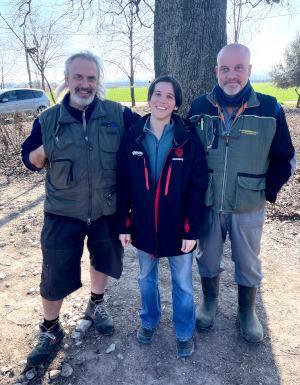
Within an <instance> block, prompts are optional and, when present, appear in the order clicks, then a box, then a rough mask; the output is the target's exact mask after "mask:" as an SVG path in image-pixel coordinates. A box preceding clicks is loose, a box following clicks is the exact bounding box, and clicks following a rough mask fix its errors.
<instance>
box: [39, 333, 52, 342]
mask: <svg viewBox="0 0 300 385" xmlns="http://www.w3.org/2000/svg"><path fill="white" fill-rule="evenodd" d="M49 339H50V340H55V339H56V337H55V336H54V335H53V334H52V333H51V332H41V334H40V335H39V343H43V342H46V341H47V340H49Z"/></svg>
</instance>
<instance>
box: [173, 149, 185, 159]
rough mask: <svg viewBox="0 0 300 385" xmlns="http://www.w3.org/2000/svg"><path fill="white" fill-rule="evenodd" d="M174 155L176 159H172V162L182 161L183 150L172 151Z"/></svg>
mask: <svg viewBox="0 0 300 385" xmlns="http://www.w3.org/2000/svg"><path fill="white" fill-rule="evenodd" d="M174 152H175V155H176V157H177V158H172V160H181V161H183V149H182V148H176V149H175V150H174Z"/></svg>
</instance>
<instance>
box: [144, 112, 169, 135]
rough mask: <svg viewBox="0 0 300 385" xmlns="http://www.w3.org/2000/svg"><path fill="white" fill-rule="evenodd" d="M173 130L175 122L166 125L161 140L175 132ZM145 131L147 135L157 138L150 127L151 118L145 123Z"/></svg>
mask: <svg viewBox="0 0 300 385" xmlns="http://www.w3.org/2000/svg"><path fill="white" fill-rule="evenodd" d="M173 128H174V122H173V120H171V121H170V123H167V124H165V126H164V129H163V133H162V135H161V137H160V140H161V139H162V137H163V136H165V135H166V134H167V133H168V132H170V131H173ZM143 131H144V133H146V134H150V135H153V136H155V135H154V133H153V131H152V130H151V126H150V116H149V118H148V119H147V120H146V122H145V125H144V128H143ZM155 138H156V136H155Z"/></svg>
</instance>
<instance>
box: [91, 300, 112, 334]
mask: <svg viewBox="0 0 300 385" xmlns="http://www.w3.org/2000/svg"><path fill="white" fill-rule="evenodd" d="M85 316H86V318H87V319H89V320H91V321H92V322H93V324H94V325H95V328H96V329H97V330H98V332H99V333H100V334H103V335H104V336H110V335H112V334H113V333H114V331H115V327H114V324H113V320H112V318H111V317H110V315H109V314H108V311H107V309H106V307H105V305H104V301H102V302H100V303H98V304H97V303H94V302H92V301H91V300H90V301H89V303H88V306H87V309H86V311H85Z"/></svg>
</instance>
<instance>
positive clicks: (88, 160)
mask: <svg viewBox="0 0 300 385" xmlns="http://www.w3.org/2000/svg"><path fill="white" fill-rule="evenodd" d="M82 124H83V132H84V140H85V144H86V146H87V162H88V170H87V175H88V187H89V201H88V218H87V224H88V225H90V224H91V216H92V198H93V197H92V181H91V172H90V163H91V162H90V146H89V138H88V135H87V124H86V118H85V111H83V112H82Z"/></svg>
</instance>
